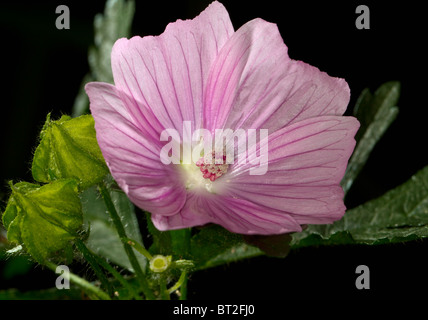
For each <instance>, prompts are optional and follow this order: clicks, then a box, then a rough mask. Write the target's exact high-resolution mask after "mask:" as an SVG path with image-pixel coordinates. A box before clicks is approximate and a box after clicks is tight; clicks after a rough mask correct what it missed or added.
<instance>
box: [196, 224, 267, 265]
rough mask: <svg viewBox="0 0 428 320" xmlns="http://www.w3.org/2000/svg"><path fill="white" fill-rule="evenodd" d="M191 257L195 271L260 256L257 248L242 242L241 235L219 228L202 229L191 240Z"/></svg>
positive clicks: (260, 252)
mask: <svg viewBox="0 0 428 320" xmlns="http://www.w3.org/2000/svg"><path fill="white" fill-rule="evenodd" d="M190 248H191V249H190V250H191V251H190V252H191V256H192V260H193V261H194V262H195V267H196V269H199V270H200V269H206V268H210V267H214V266H218V265H222V264H226V263H230V262H234V261H238V260H241V259H246V258H250V257H255V256H259V255H262V254H263V252H262V251H261V250H259V249H258V248H255V247H253V246H251V245H248V244H246V243H245V242H244V240H243V238H242V236H241V235H238V234H235V233H231V232H229V231H227V230H226V229H224V228H222V227H220V226H217V225H215V226H209V227H204V228H203V229H202V230H200V231H199V233H197V234H196V235H194V236H193V237H192V239H191V247H190Z"/></svg>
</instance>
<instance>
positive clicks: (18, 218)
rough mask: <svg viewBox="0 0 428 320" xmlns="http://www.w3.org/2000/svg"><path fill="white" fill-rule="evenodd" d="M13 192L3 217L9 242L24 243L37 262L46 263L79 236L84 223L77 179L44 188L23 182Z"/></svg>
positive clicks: (54, 183) (56, 182)
mask: <svg viewBox="0 0 428 320" xmlns="http://www.w3.org/2000/svg"><path fill="white" fill-rule="evenodd" d="M11 189H12V194H11V196H10V199H9V202H8V205H7V207H6V211H5V212H4V214H3V222H4V224H5V226H6V228H7V237H8V240H9V241H11V242H15V243H18V244H23V245H24V246H25V249H26V251H27V252H28V253H29V254H30V255H31V256H32V257H33V258H34V259H35V260H36V261H37V262H39V263H42V264H43V262H44V261H45V260H46V259H48V258H49V257H50V256H51V255H52V254H53V253H55V252H57V251H59V250H62V249H65V248H66V247H67V246H69V243H70V241H71V240H73V239H74V238H75V237H77V236H78V232H79V231H80V230H81V227H82V223H83V220H82V210H81V206H80V199H79V197H78V193H77V183H76V181H75V180H71V179H70V180H58V181H55V182H52V183H51V184H47V185H44V186H42V187H40V186H38V185H35V184H31V183H27V182H19V183H16V184H15V185H12V186H11Z"/></svg>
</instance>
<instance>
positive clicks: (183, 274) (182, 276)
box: [168, 271, 187, 300]
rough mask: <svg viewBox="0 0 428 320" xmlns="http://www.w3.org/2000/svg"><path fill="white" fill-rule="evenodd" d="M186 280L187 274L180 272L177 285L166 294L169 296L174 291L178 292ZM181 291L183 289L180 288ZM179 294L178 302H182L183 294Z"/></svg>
mask: <svg viewBox="0 0 428 320" xmlns="http://www.w3.org/2000/svg"><path fill="white" fill-rule="evenodd" d="M186 280H187V273H186V271H183V272H181V275H180V278H179V279H178V281H177V283H176V284H174V285H173V286H172V287H171V288H169V289H168V293H169V294H171V293H173V292H175V291H176V290H178V289H179V288H180V287H181V286H182V285H183V284H185V282H186ZM182 291H183V288H182ZM180 293H181V295H180V300H182V299H181V297H182V296H183V292H180Z"/></svg>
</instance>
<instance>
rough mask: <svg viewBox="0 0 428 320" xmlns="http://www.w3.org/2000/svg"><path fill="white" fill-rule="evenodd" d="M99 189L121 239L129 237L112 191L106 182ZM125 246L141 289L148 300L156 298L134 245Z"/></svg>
mask: <svg viewBox="0 0 428 320" xmlns="http://www.w3.org/2000/svg"><path fill="white" fill-rule="evenodd" d="M99 189H100V193H101V196H102V197H103V199H104V202H105V205H106V207H107V210H108V212H109V214H110V217H111V219H112V220H113V224H114V226H115V228H116V231H117V233H118V235H119V238H120V239H125V238H128V237H127V236H126V232H125V228H124V227H123V224H122V220H121V219H120V217H119V214H118V213H117V211H116V207H115V206H114V204H113V201H112V199H111V196H110V192H109V191H108V189H107V187H106V186H105V184H104V183H100V184H99ZM123 247H124V249H125V252H126V254H127V256H128V258H129V262H130V263H131V266H132V268H133V269H134V272H135V274H136V276H137V279H138V281H139V283H140V286H141V290H142V291H143V293H144V295H145V297H146V299H148V300H153V299H155V296H154V294H153V292H152V291H151V290H150V288H149V285H148V283H147V280H146V278H145V276H144V273H143V270H142V269H141V266H140V264H139V262H138V260H137V257H136V256H135V254H134V251H133V249H132V247H131V246H130V245H129V244H128V243H127V242H123Z"/></svg>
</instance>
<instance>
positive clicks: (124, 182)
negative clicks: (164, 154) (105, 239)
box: [85, 82, 186, 215]
mask: <svg viewBox="0 0 428 320" xmlns="http://www.w3.org/2000/svg"><path fill="white" fill-rule="evenodd" d="M85 89H86V92H87V94H88V96H89V99H90V108H91V113H92V115H93V117H94V119H95V130H96V132H97V141H98V144H99V146H100V148H101V151H102V153H103V156H104V159H105V160H106V163H107V165H108V167H109V169H110V172H111V174H112V176H113V178H114V179H115V180H116V181H117V183H118V184H119V186H120V187H121V188H122V189H123V190H124V191H125V192H126V194H127V195H128V197H129V198H130V200H131V201H132V202H133V203H135V204H136V205H137V206H138V207H140V208H143V209H144V210H147V211H151V212H154V213H157V214H166V215H172V214H176V213H177V212H179V211H180V209H181V208H182V207H183V205H184V201H185V199H186V195H185V194H186V191H185V188H184V186H183V184H182V182H181V178H180V176H179V174H178V173H177V172H175V171H174V170H173V169H174V167H173V166H167V165H164V164H162V162H161V161H160V158H159V157H160V156H159V155H160V147H159V146H158V145H157V141H153V140H152V139H150V138H147V137H146V136H145V135H143V134H142V133H141V131H140V130H139V128H137V127H136V126H135V125H134V124H133V119H132V117H131V115H130V114H129V113H128V111H127V108H126V106H125V105H124V103H123V101H122V100H121V99H120V93H119V92H118V90H117V89H116V88H115V87H114V86H112V85H110V84H106V83H97V82H92V83H89V84H87V85H86V87H85Z"/></svg>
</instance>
